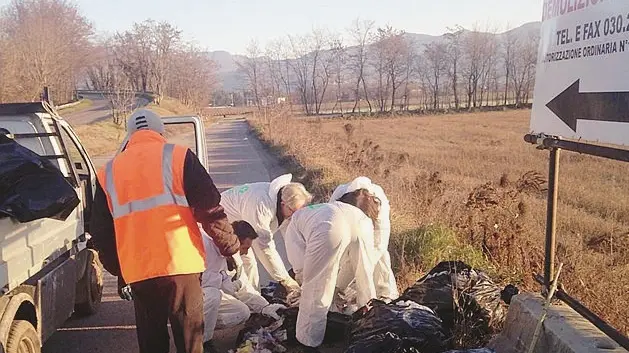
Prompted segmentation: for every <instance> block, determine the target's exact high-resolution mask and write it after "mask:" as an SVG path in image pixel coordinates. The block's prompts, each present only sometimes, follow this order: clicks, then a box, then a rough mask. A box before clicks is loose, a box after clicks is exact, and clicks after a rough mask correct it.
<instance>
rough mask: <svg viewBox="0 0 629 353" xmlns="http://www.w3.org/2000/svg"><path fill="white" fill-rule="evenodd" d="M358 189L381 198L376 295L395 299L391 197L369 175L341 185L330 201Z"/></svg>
mask: <svg viewBox="0 0 629 353" xmlns="http://www.w3.org/2000/svg"><path fill="white" fill-rule="evenodd" d="M358 189H367V190H368V191H369V192H370V193H372V194H373V195H375V196H376V197H377V198H378V199H380V202H381V206H380V213H379V214H378V219H377V220H376V222H374V242H375V246H376V251H377V255H376V258H377V260H376V264H375V266H376V267H375V270H374V283H375V286H376V295H377V296H378V298H379V299H385V300H393V299H396V298H397V297H399V292H398V289H397V283H396V281H395V275H394V273H393V270H392V268H391V255H390V254H389V238H390V237H391V220H390V213H391V206H390V204H389V199H388V198H387V196H386V195H385V193H384V190H382V188H381V187H380V186H379V185H377V184H374V183H372V182H371V180H370V179H369V178H367V177H358V178H356V179H354V180H353V181H351V182H350V183H347V184H342V185H339V186H338V187H337V188H336V189H335V190H334V193H332V197H330V202H332V201H336V200H338V199H340V198H341V197H342V196H343V195H345V194H346V193H348V192H352V191H356V190H358Z"/></svg>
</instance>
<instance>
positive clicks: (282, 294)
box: [260, 282, 289, 306]
mask: <svg viewBox="0 0 629 353" xmlns="http://www.w3.org/2000/svg"><path fill="white" fill-rule="evenodd" d="M260 294H261V295H262V296H263V297H264V299H266V300H267V301H268V302H269V303H270V304H282V305H285V306H289V305H288V301H287V298H286V295H287V293H286V288H284V286H282V285H281V284H279V283H277V282H270V283H269V284H268V285H267V286H266V287H262V288H260Z"/></svg>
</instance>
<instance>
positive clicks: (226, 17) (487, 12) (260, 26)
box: [0, 0, 543, 54]
mask: <svg viewBox="0 0 629 353" xmlns="http://www.w3.org/2000/svg"><path fill="white" fill-rule="evenodd" d="M9 2H10V1H9V0H0V5H2V6H4V5H6V4H8V3H9ZM542 2H543V1H542V0H521V1H517V2H507V1H503V2H496V1H493V0H473V1H470V0H449V1H442V2H433V1H425V0H390V1H387V2H381V1H375V0H364V1H358V0H346V1H343V2H339V1H332V0H319V1H317V2H316V5H310V4H309V3H305V2H302V3H304V4H303V5H295V2H294V1H292V2H291V1H288V0H268V1H266V2H265V3H261V2H255V1H253V0H226V1H222V2H220V3H214V4H211V3H209V2H207V3H206V2H201V1H198V0H196V1H195V0H180V1H177V2H175V1H172V0H153V1H146V0H137V1H133V3H129V2H126V1H124V0H108V1H102V0H99V1H97V0H80V1H75V3H76V4H78V6H79V7H80V9H81V12H82V13H83V15H85V16H86V17H87V18H88V19H89V20H90V21H92V23H93V24H94V27H95V28H94V29H95V31H96V34H111V33H113V32H115V31H120V30H126V29H128V28H130V27H131V25H132V24H133V23H134V22H142V21H144V20H146V19H153V20H156V21H162V20H165V21H168V22H170V23H171V24H173V25H175V26H176V27H178V28H179V29H181V30H182V31H183V34H184V37H185V38H186V39H188V40H193V41H195V42H196V43H197V44H199V45H200V46H202V47H203V48H204V49H207V50H210V51H228V52H230V53H232V54H242V53H244V51H245V47H246V46H247V44H248V43H249V41H250V40H251V39H253V38H255V39H257V40H258V41H259V42H260V43H261V44H263V45H264V44H265V43H266V42H267V41H268V40H272V39H276V38H280V37H284V36H285V35H287V34H303V33H306V32H309V31H311V30H312V28H315V27H320V28H327V29H330V30H332V31H339V32H342V31H344V30H345V29H346V28H347V27H349V26H350V25H351V23H352V21H353V20H354V19H355V18H358V17H360V18H361V19H369V20H373V21H375V23H376V25H377V26H385V25H391V26H393V27H395V28H398V29H403V30H405V31H407V32H412V33H421V34H428V35H441V34H443V33H445V32H446V31H447V27H453V26H455V25H457V24H458V25H461V26H463V27H465V28H467V29H471V28H472V27H473V26H474V24H475V23H478V24H479V25H481V29H484V28H485V26H486V25H487V24H490V25H491V27H493V28H495V29H496V30H498V31H499V32H504V31H505V30H507V25H508V26H509V28H515V27H519V26H521V25H523V24H525V23H528V22H534V21H540V20H541V13H542Z"/></svg>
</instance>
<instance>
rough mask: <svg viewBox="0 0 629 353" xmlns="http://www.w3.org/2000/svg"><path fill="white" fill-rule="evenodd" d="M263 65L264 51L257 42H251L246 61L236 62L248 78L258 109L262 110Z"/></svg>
mask: <svg viewBox="0 0 629 353" xmlns="http://www.w3.org/2000/svg"><path fill="white" fill-rule="evenodd" d="M262 64H263V63H262V51H261V49H260V45H259V44H258V41H257V40H252V41H251V42H249V45H248V46H247V53H246V55H245V57H244V59H243V60H240V61H237V62H236V65H238V68H239V69H240V70H241V71H242V72H243V73H244V74H245V75H246V76H247V80H248V82H249V88H250V89H251V91H252V92H253V97H254V99H255V103H256V107H258V109H261V108H262V101H261V99H260V96H261V92H260V91H261V87H260V84H261V80H260V78H261V71H262Z"/></svg>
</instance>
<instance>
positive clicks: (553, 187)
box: [544, 148, 561, 289]
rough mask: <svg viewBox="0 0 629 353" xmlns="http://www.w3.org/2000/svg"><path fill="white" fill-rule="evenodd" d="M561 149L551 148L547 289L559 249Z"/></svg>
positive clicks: (545, 277) (545, 264)
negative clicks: (557, 237) (557, 231)
mask: <svg viewBox="0 0 629 353" xmlns="http://www.w3.org/2000/svg"><path fill="white" fill-rule="evenodd" d="M560 151H561V150H560V149H559V148H551V150H550V161H549V165H548V205H547V209H546V261H545V262H544V285H545V286H546V289H549V288H550V284H551V282H552V280H553V276H554V275H555V250H556V249H557V241H556V240H557V239H556V236H557V234H556V230H557V195H558V191H559V188H558V186H557V184H558V182H559V152H560Z"/></svg>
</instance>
